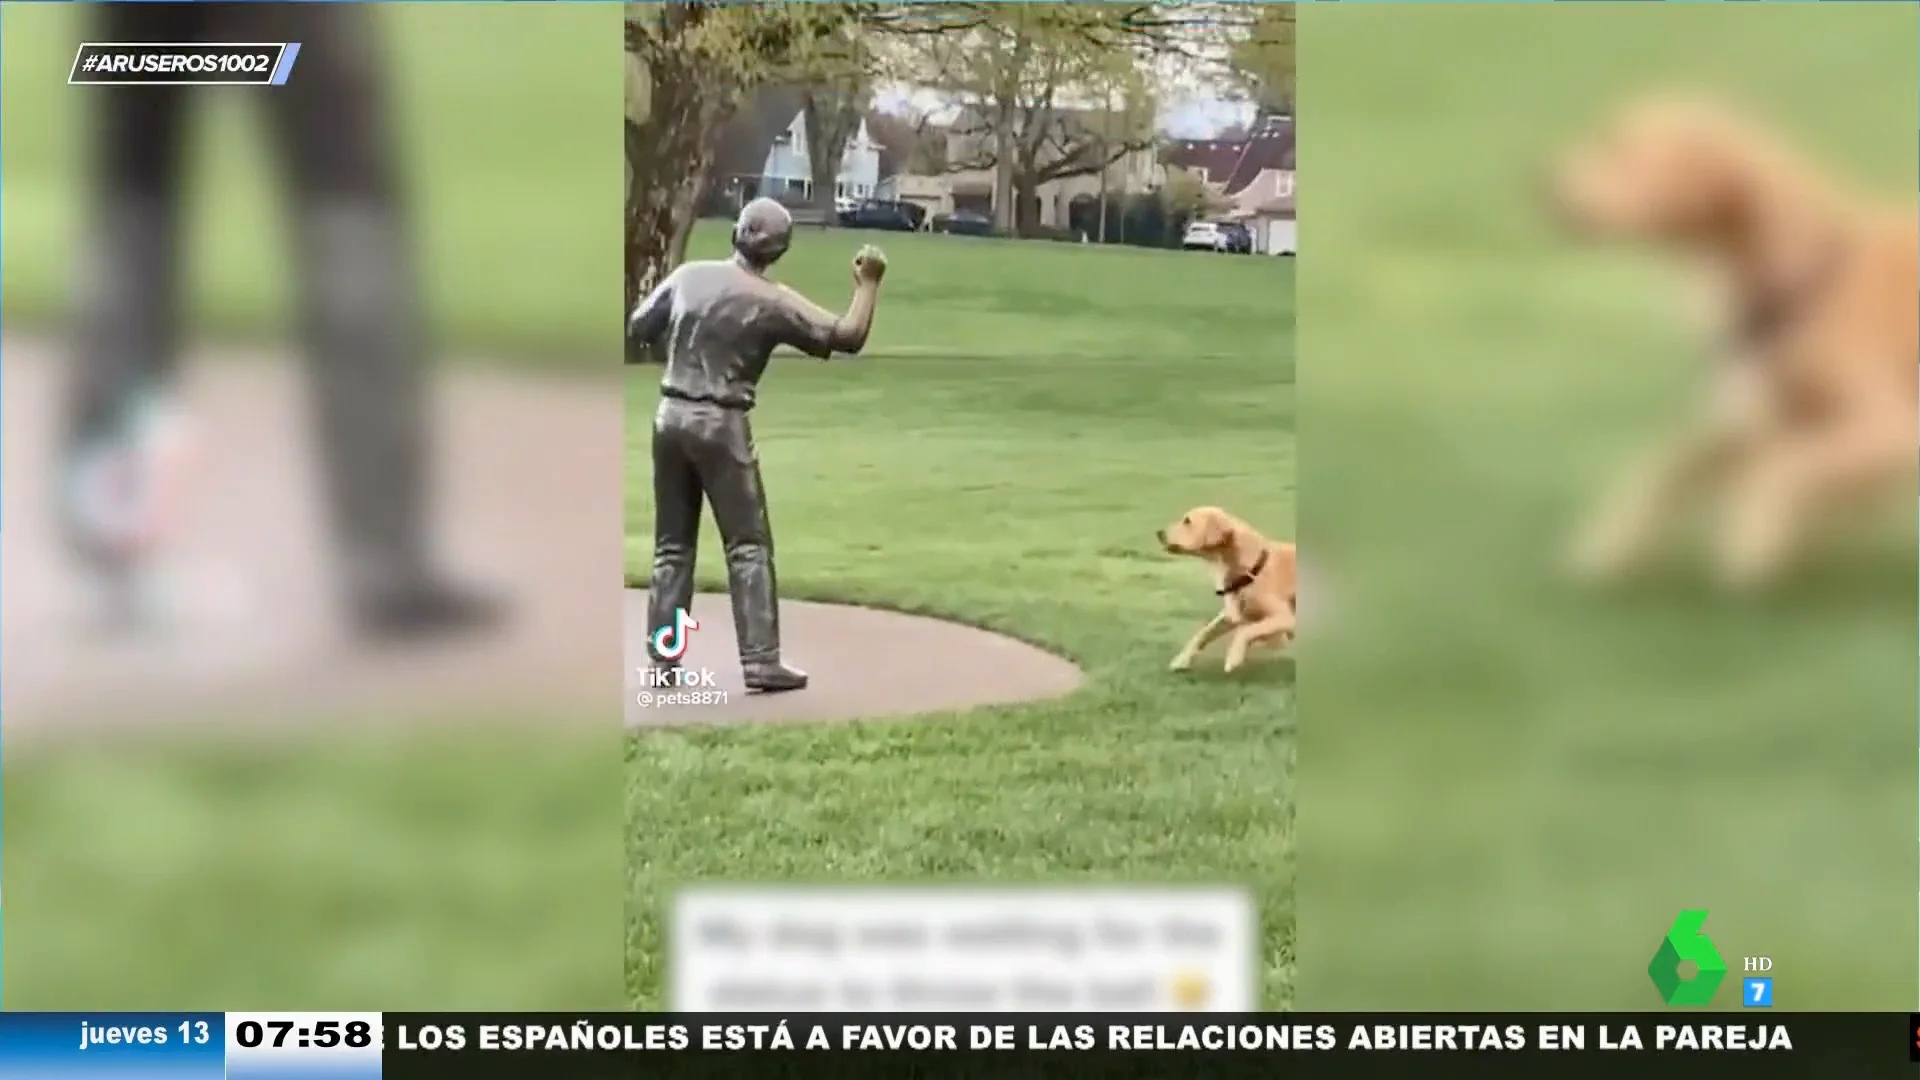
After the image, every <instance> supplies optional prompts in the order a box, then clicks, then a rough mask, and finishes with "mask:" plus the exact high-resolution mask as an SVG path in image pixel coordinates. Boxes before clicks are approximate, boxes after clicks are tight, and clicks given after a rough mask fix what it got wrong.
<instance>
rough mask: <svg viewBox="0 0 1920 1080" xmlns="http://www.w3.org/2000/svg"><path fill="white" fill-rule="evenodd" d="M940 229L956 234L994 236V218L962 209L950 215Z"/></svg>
mask: <svg viewBox="0 0 1920 1080" xmlns="http://www.w3.org/2000/svg"><path fill="white" fill-rule="evenodd" d="M940 231H942V232H948V233H952V234H953V235H955V236H992V235H993V219H992V218H990V217H988V216H987V215H985V214H981V213H976V212H975V211H972V210H961V211H958V212H957V213H955V214H953V215H951V216H950V217H948V218H947V220H946V224H945V227H944V228H942V229H941V230H940Z"/></svg>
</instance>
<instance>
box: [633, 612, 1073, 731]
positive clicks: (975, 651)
mask: <svg viewBox="0 0 1920 1080" xmlns="http://www.w3.org/2000/svg"><path fill="white" fill-rule="evenodd" d="M693 617H694V618H695V619H696V620H698V621H699V624H700V625H699V629H697V630H695V631H693V636H692V642H691V643H690V645H689V648H688V652H687V657H686V659H685V660H683V661H682V664H683V670H684V671H686V672H691V673H695V675H696V676H697V677H700V678H702V679H704V678H705V677H706V676H708V675H710V676H711V679H712V683H711V685H707V684H705V683H704V682H702V683H701V684H700V685H690V686H685V687H653V686H649V685H647V679H646V671H647V649H646V637H647V594H646V592H645V591H643V590H639V589H630V590H628V592H627V596H626V654H627V703H626V710H627V726H628V727H633V728H652V727H669V726H677V725H686V724H711V723H786V722H795V721H810V720H866V719H885V718H902V717H910V716H917V715H923V714H926V713H935V712H954V711H959V710H965V709H973V708H978V707H980V706H983V705H1007V704H1013V703H1017V702H1022V701H1036V700H1042V699H1046V698H1055V697H1061V696H1064V695H1066V694H1069V693H1072V692H1073V691H1074V690H1076V689H1078V688H1079V686H1080V683H1081V674H1080V669H1079V668H1077V667H1075V666H1074V665H1073V664H1072V663H1070V662H1068V661H1066V660H1064V659H1061V658H1060V657H1058V656H1055V655H1053V654H1052V653H1049V652H1046V651H1044V650H1042V649H1038V648H1035V647H1034V646H1032V645H1028V644H1026V643H1025V642H1021V641H1015V640H1014V639H1012V638H1009V637H1003V636H1001V635H999V634H995V633H990V632H988V631H985V630H978V629H975V628H973V627H971V626H963V625H961V624H959V623H952V622H946V621H944V620H941V619H930V618H925V617H923V616H918V615H902V614H900V613H898V612H892V611H880V610H876V609H873V608H863V607H852V606H848V605H843V604H816V603H809V602H806V601H800V600H787V601H783V602H782V603H781V605H780V623H781V636H782V637H783V638H784V639H785V640H784V643H783V644H784V649H785V653H786V660H787V662H788V663H790V664H793V665H794V666H796V667H799V668H803V669H805V671H806V672H807V674H809V675H810V676H812V684H811V685H809V686H808V687H807V688H806V689H805V690H796V691H793V692H791V693H784V694H749V693H747V692H746V687H745V686H744V685H743V684H742V682H741V681H740V661H739V656H738V653H737V647H736V645H735V639H734V633H733V614H732V611H731V609H730V608H729V607H728V604H727V598H726V597H725V596H723V595H712V594H702V595H700V596H698V597H696V598H695V599H694V602H693Z"/></svg>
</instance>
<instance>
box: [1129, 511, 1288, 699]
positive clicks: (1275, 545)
mask: <svg viewBox="0 0 1920 1080" xmlns="http://www.w3.org/2000/svg"><path fill="white" fill-rule="evenodd" d="M1154 536H1155V537H1156V538H1157V539H1158V540H1159V541H1160V546H1161V547H1164V548H1165V549H1166V550H1167V551H1168V552H1170V553H1172V554H1175V555H1187V556H1191V557H1193V558H1197V559H1202V560H1205V562H1206V563H1207V565H1208V566H1209V567H1211V568H1212V570H1213V591H1214V595H1216V596H1218V597H1219V598H1220V613H1219V614H1218V615H1215V616H1214V617H1213V618H1212V619H1211V620H1210V621H1209V622H1208V623H1207V624H1206V625H1205V626H1202V627H1201V628H1200V630H1199V632H1197V633H1195V634H1194V635H1193V639H1192V640H1191V641H1188V642H1187V644H1186V647H1185V648H1183V649H1181V650H1180V652H1179V655H1177V656H1175V657H1174V658H1173V663H1172V664H1170V665H1168V666H1169V667H1171V668H1172V670H1174V671H1185V670H1187V669H1188V668H1190V667H1192V666H1193V661H1194V658H1195V657H1197V656H1199V655H1200V650H1202V649H1205V648H1206V647H1207V646H1209V645H1211V644H1213V643H1214V642H1215V641H1217V640H1219V639H1220V638H1221V637H1223V636H1225V635H1227V634H1231V635H1232V639H1231V640H1230V641H1229V642H1228V643H1227V663H1226V670H1227V671H1237V670H1239V668H1240V665H1242V664H1244V663H1246V662H1247V650H1248V649H1250V648H1252V647H1253V646H1255V645H1259V644H1263V643H1270V644H1273V645H1277V646H1282V647H1284V646H1285V645H1286V644H1287V643H1288V642H1289V641H1291V640H1292V639H1293V634H1294V618H1295V608H1296V607H1297V606H1298V604H1299V595H1298V592H1299V583H1298V572H1297V567H1296V565H1295V559H1294V546H1293V545H1292V544H1283V543H1279V542H1277V541H1273V540H1269V539H1267V538H1266V537H1264V536H1262V535H1260V533H1259V532H1258V531H1256V530H1255V529H1254V528H1253V526H1251V525H1248V524H1247V523H1246V522H1244V521H1241V520H1240V519H1239V518H1237V517H1234V516H1233V515H1232V514H1229V513H1227V512H1226V511H1225V510H1222V509H1220V508H1219V507H1217V506H1198V507H1195V508H1193V509H1192V510H1189V511H1187V512H1186V513H1185V514H1183V515H1181V518H1180V520H1179V521H1176V522H1174V523H1173V524H1171V525H1169V526H1167V527H1166V528H1164V529H1161V530H1160V531H1159V532H1156V533H1154Z"/></svg>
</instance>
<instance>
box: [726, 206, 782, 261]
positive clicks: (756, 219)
mask: <svg viewBox="0 0 1920 1080" xmlns="http://www.w3.org/2000/svg"><path fill="white" fill-rule="evenodd" d="M792 243H793V215H792V214H789V213H787V208H786V207H784V206H781V205H780V204H779V203H777V202H775V201H773V200H772V199H755V200H753V201H752V202H750V203H748V204H747V205H745V206H743V207H741V208H740V217H739V219H738V220H736V221H735V222H734V223H733V250H734V251H736V252H738V253H739V255H740V257H741V258H742V259H745V260H746V261H747V262H748V263H749V264H751V265H752V266H754V267H756V268H758V269H762V270H764V269H766V268H767V267H769V266H772V265H773V264H774V263H776V262H778V261H780V256H782V255H785V254H786V253H787V247H788V246H789V245H791V244H792Z"/></svg>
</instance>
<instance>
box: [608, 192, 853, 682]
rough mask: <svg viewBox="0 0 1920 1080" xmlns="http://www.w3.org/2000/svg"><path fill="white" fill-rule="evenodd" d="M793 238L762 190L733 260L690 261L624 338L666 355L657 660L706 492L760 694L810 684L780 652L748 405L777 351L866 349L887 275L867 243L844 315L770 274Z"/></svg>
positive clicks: (666, 662)
mask: <svg viewBox="0 0 1920 1080" xmlns="http://www.w3.org/2000/svg"><path fill="white" fill-rule="evenodd" d="M792 240H793V218H792V216H791V215H789V214H788V213H787V211H786V208H785V207H783V206H781V205H780V204H779V203H777V202H774V201H773V200H772V199H755V200H754V201H752V202H750V203H748V204H747V205H746V206H745V207H744V208H743V209H742V210H741V211H740V217H739V219H738V221H736V222H735V224H734V229H733V258H731V259H725V260H711V261H702V262H689V263H686V264H685V265H683V266H681V267H679V268H678V269H676V270H674V271H673V273H671V274H669V275H668V276H667V278H666V280H664V281H662V282H661V283H660V284H659V286H658V287H656V288H655V289H654V290H653V292H652V293H650V294H649V295H648V296H647V297H646V299H644V300H642V301H641V302H640V306H639V307H637V308H635V309H634V311H633V315H632V316H631V317H630V318H629V319H628V320H627V335H628V337H629V338H630V339H632V340H633V341H634V343H635V344H637V345H638V346H639V347H640V350H641V352H642V354H652V355H654V356H655V357H659V356H660V354H661V353H664V360H665V362H666V372H665V374H663V375H662V376H661V377H660V407H659V410H658V411H657V412H656V413H655V414H654V420H653V506H654V509H653V514H654V525H653V585H652V587H651V589H650V590H649V593H650V595H649V598H648V603H647V631H648V633H647V642H648V644H647V648H648V651H649V655H650V658H651V659H652V661H653V662H654V664H656V665H660V666H671V665H672V664H673V663H674V661H673V660H671V659H669V658H667V657H663V656H661V655H659V653H658V652H657V650H656V649H655V646H654V644H653V643H654V642H655V641H657V640H659V632H660V631H661V630H662V629H663V628H665V627H671V626H673V625H674V622H675V618H674V617H675V613H676V612H677V611H678V610H680V609H684V608H691V607H692V605H693V564H694V556H695V554H696V553H697V550H698V547H699V537H700V503H701V500H702V499H703V498H704V499H705V500H706V501H707V502H709V503H711V504H712V506H713V519H714V523H715V524H716V525H718V526H719V529H720V539H721V542H722V543H723V545H724V546H725V549H726V557H727V593H728V596H729V598H730V599H731V601H732V603H733V625H734V631H735V634H736V635H737V637H738V638H739V643H740V668H741V674H742V675H743V676H744V678H745V682H746V685H747V689H748V690H750V691H755V692H759V693H776V692H779V691H784V690H798V689H801V688H802V687H804V686H806V685H807V674H806V672H804V671H801V670H799V669H797V668H793V667H789V666H787V665H786V664H784V663H782V662H781V655H780V606H779V595H778V589H777V586H776V584H775V580H774V569H773V531H772V526H771V525H770V524H769V522H768V518H767V496H766V490H765V489H764V488H763V487H762V486H761V482H760V459H759V454H758V452H757V451H756V450H755V449H754V445H753V429H752V428H751V427H750V426H749V425H748V423H747V414H748V413H749V412H750V411H752V409H753V405H754V395H755V388H756V386H757V385H758V384H759V382H760V376H761V375H762V374H763V373H764V372H765V371H766V369H767V360H768V358H769V357H770V356H771V355H772V354H773V350H774V349H775V347H777V346H781V345H785V346H788V347H789V348H794V349H798V350H800V351H801V352H804V353H806V354H807V355H809V356H813V357H816V358H818V359H821V360H825V359H827V358H829V357H831V356H832V355H833V354H834V353H848V354H857V353H859V352H860V350H861V349H863V348H865V347H866V344H867V333H868V331H869V330H871V329H872V327H873V311H874V305H875V302H876V301H877V300H878V298H879V294H880V279H881V278H882V277H883V276H885V274H886V271H887V261H886V257H885V256H884V255H882V254H881V253H880V250H879V249H878V248H874V247H863V248H861V249H860V252H859V254H857V255H855V256H854V260H853V280H854V291H853V303H852V304H851V305H850V306H849V307H848V308H847V313H846V314H845V315H840V316H835V315H834V314H832V313H831V312H828V311H826V310H824V309H822V308H820V307H818V306H816V305H814V304H812V303H810V302H809V301H808V300H807V299H806V298H805V297H802V296H801V295H800V294H799V293H797V292H794V291H793V290H792V289H789V288H787V287H786V286H783V285H780V284H777V283H775V282H773V281H772V280H770V279H768V277H767V270H768V268H769V267H771V266H772V265H773V264H774V263H775V262H777V261H778V260H779V258H780V256H782V255H785V254H786V253H787V248H788V246H789V245H790V244H791V243H792Z"/></svg>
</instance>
